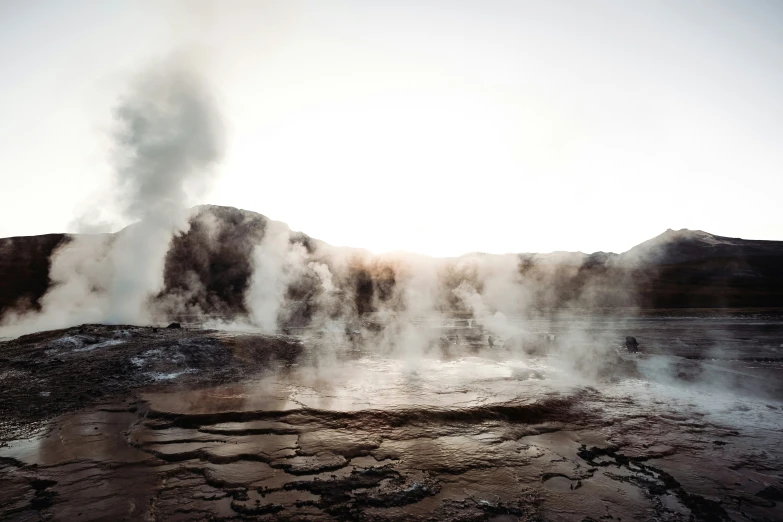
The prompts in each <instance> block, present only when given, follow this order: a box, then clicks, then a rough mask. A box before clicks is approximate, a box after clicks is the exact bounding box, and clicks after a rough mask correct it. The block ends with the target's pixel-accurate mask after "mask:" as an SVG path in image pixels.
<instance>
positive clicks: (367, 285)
mask: <svg viewBox="0 0 783 522" xmlns="http://www.w3.org/2000/svg"><path fill="white" fill-rule="evenodd" d="M270 223H275V224H276V225H277V226H278V227H283V228H284V229H286V230H287V229H288V227H287V226H285V225H284V224H282V223H279V222H273V221H271V220H269V219H268V218H267V217H265V216H263V215H261V214H257V213H255V212H250V211H246V210H240V209H236V208H231V207H221V206H213V205H203V206H199V207H195V208H194V209H193V215H192V218H191V219H190V228H189V230H188V231H187V232H185V233H181V234H177V235H175V237H174V238H173V239H172V242H171V245H170V248H169V251H168V254H167V258H166V268H165V273H164V281H165V289H164V290H163V292H162V293H161V295H160V296H158V297H159V298H164V297H166V296H176V297H178V299H179V301H180V302H185V303H187V305H188V308H189V309H191V310H198V311H199V312H200V313H204V314H207V315H210V314H213V315H219V314H223V315H235V314H244V313H247V307H246V303H245V295H246V291H247V289H248V287H249V285H250V282H251V278H252V274H253V263H254V260H253V251H254V249H255V247H256V246H257V245H258V244H259V243H261V241H262V240H263V238H264V234H265V232H266V230H267V227H268V226H269V224H270ZM131 226H133V225H131ZM122 233H123V231H119V232H117V233H116V234H109V235H107V237H109V240H111V238H112V237H116V236H117V235H118V234H122ZM77 237H79V236H77V235H73V234H47V235H42V236H31V237H11V238H4V239H0V314H3V313H4V312H6V311H8V310H11V309H13V310H16V311H19V310H22V311H23V310H27V309H32V310H34V309H38V308H39V306H40V300H41V297H42V296H43V295H44V294H45V293H46V290H47V289H48V288H49V285H50V284H51V283H50V278H49V269H50V265H51V259H52V256H53V254H55V253H56V252H57V250H58V249H59V248H62V247H63V246H65V245H67V244H69V243H71V242H72V241H73V240H74V239H75V238H77ZM289 242H290V243H291V244H296V243H298V244H300V245H302V246H303V247H304V249H305V251H306V252H307V255H308V256H309V257H310V258H311V259H312V260H314V261H317V262H321V263H324V264H326V265H327V266H329V268H330V269H331V271H332V273H333V275H334V279H335V281H334V282H335V285H336V287H337V288H338V289H339V291H340V292H342V294H343V295H344V297H345V299H347V300H348V301H350V302H351V306H352V307H355V309H356V311H357V312H359V313H366V312H373V311H375V310H376V309H377V306H378V304H379V303H391V304H393V302H392V301H393V300H394V298H395V297H394V295H395V291H394V288H395V285H396V284H397V283H398V281H401V280H402V279H404V278H405V277H408V276H409V274H410V272H411V270H415V267H416V266H419V265H421V264H422V263H425V264H426V263H430V264H432V266H434V267H435V270H436V271H437V274H438V276H437V277H438V281H439V283H438V284H439V288H440V287H442V289H443V291H442V299H440V301H439V302H440V303H441V304H440V305H439V306H441V307H442V308H444V309H452V310H459V309H460V302H459V299H457V298H456V297H455V296H454V294H453V292H452V290H453V289H454V288H456V287H457V286H459V284H460V283H461V282H462V281H468V282H470V283H471V284H472V285H473V286H475V287H476V288H477V289H478V290H479V291H481V289H482V285H484V283H485V282H486V281H487V277H488V276H487V274H489V273H490V272H492V270H494V269H495V268H496V267H499V266H504V267H507V266H509V263H511V266H513V265H514V264H515V265H516V274H517V276H516V278H515V280H514V285H515V286H514V287H513V288H509V290H508V292H511V293H514V292H517V293H520V297H519V299H520V302H522V301H524V306H525V307H527V308H536V309H540V308H558V307H569V306H571V307H574V306H578V307H610V308H611V307H627V306H639V307H651V308H673V307H699V308H725V307H779V306H783V241H760V240H746V239H738V238H728V237H723V236H716V235H713V234H709V233H707V232H703V231H699V230H687V229H683V230H679V231H674V230H667V231H666V232H664V233H663V234H661V235H659V236H657V237H655V238H652V239H650V240H648V241H645V242H644V243H641V244H639V245H637V246H635V247H633V248H632V249H630V250H629V251H627V252H624V253H621V254H614V253H606V252H596V253H593V254H584V253H581V252H576V253H574V252H553V253H549V254H536V253H524V254H505V255H494V254H482V253H472V254H466V255H463V256H460V257H458V258H447V259H446V258H444V259H439V258H428V257H426V256H415V255H406V254H402V253H396V254H386V255H374V254H371V253H369V252H367V251H365V250H361V249H354V248H347V247H334V246H331V245H328V244H327V243H324V242H323V241H319V240H317V239H313V238H311V237H309V236H307V235H306V234H304V233H301V232H291V233H290V236H289ZM406 274H408V275H406ZM317 283H318V280H317V278H315V277H314V276H312V275H310V276H307V277H303V278H302V279H301V280H300V281H297V282H296V283H295V284H292V285H291V286H290V287H289V288H288V297H289V298H291V299H294V300H299V301H301V302H302V303H303V305H302V306H303V313H304V314H305V315H306V314H307V308H308V304H307V303H308V302H309V301H308V300H309V299H311V298H312V297H313V296H314V295H315V294H317V288H316V287H317ZM512 297H513V296H512ZM176 313H181V309H180V310H179V311H174V310H172V311H171V315H176Z"/></svg>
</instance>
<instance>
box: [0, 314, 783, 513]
mask: <svg viewBox="0 0 783 522" xmlns="http://www.w3.org/2000/svg"><path fill="white" fill-rule="evenodd" d="M706 320H708V319H704V318H694V319H681V320H680V322H677V321H676V320H661V322H656V321H657V320H651V321H647V323H645V324H647V330H646V331H645V330H644V328H642V327H643V326H644V324H642V323H639V322H637V323H636V324H633V325H631V326H630V328H631V329H632V330H633V333H634V334H636V336H637V338H638V339H639V341H640V344H641V345H642V347H643V348H645V347H646V348H647V350H646V353H642V354H640V355H634V356H631V355H628V354H623V353H622V352H621V355H618V354H617V353H615V352H614V349H613V348H611V349H609V350H605V351H604V352H600V353H601V354H602V355H600V358H601V360H600V361H595V362H594V363H593V364H591V366H590V368H591V369H592V370H594V371H590V372H585V371H583V370H584V369H585V368H580V367H579V366H580V365H584V364H586V362H585V361H581V362H580V363H579V364H574V360H575V359H576V358H575V357H573V356H569V354H568V353H564V352H563V351H562V350H556V349H552V350H550V351H549V352H548V353H543V354H538V355H533V356H531V355H526V356H521V355H520V354H519V353H512V350H511V348H509V349H504V347H503V343H499V345H500V346H499V347H496V349H495V350H493V351H489V350H486V349H482V350H477V346H474V345H472V344H471V343H470V342H465V341H463V344H462V345H460V347H455V346H448V347H446V349H445V351H448V355H444V349H441V350H440V352H438V351H437V350H435V351H433V352H432V353H430V354H420V356H416V357H412V356H410V354H408V356H407V357H404V358H400V357H392V356H389V355H383V356H382V355H379V354H377V353H372V352H369V351H367V350H364V351H361V350H359V351H354V352H350V353H346V354H342V355H339V356H334V357H328V358H327V357H323V356H322V355H318V354H313V353H312V351H311V350H310V349H309V348H308V345H307V342H306V341H305V342H298V341H297V338H296V337H295V336H278V337H263V336H260V335H240V334H236V333H234V334H228V333H221V332H215V331H205V330H174V331H171V330H157V331H152V329H147V328H130V327H116V328H114V327H112V328H109V327H98V326H93V327H90V326H87V327H83V332H80V331H79V329H72V330H69V331H62V332H54V333H49V334H37V335H38V336H37V337H36V336H33V337H31V338H27V339H21V340H19V341H15V342H13V343H6V344H3V345H0V346H1V348H0V357H3V358H4V362H3V366H2V371H3V372H5V373H4V374H3V377H2V380H0V386H1V387H0V392H2V393H3V394H4V395H3V397H2V399H3V406H1V407H2V408H3V409H2V410H0V413H1V414H2V415H3V417H2V421H3V423H4V424H3V426H4V431H3V433H4V436H5V437H6V442H5V444H4V447H0V518H3V519H7V520H40V519H56V520H122V519H134V520H220V519H226V520H241V519H258V520H378V521H380V520H438V521H439V520H492V521H514V520H564V521H565V520H569V521H570V520H574V521H590V520H593V521H598V520H683V521H686V520H781V519H783V507H781V506H783V504H781V503H782V502H783V444H782V443H783V402H781V399H783V396H780V395H777V391H776V390H777V387H776V385H774V382H773V384H772V385H769V386H766V385H765V386H750V385H746V386H744V387H742V386H740V387H739V388H734V387H733V386H734V384H737V383H738V382H739V383H742V382H743V381H751V380H753V381H759V382H767V381H769V380H770V379H771V380H773V381H775V379H777V381H779V380H780V374H779V373H778V372H779V365H780V362H779V360H777V359H776V356H775V353H776V350H777V349H778V348H779V347H780V343H783V340H781V339H782V338H783V336H781V335H780V333H781V331H783V327H782V326H781V325H780V324H779V322H777V320H776V319H774V318H772V319H765V320H759V319H752V320H753V321H756V322H759V321H762V322H763V324H761V325H749V323H743V322H742V321H747V320H751V319H743V318H728V319H726V320H724V321H723V322H713V323H708V324H709V325H710V328H706V329H705V327H703V326H699V325H698V324H700V323H698V322H704V321H706ZM688 321H692V322H690V323H688ZM618 324H619V323H618V322H617V321H613V322H612V324H611V325H610V326H602V324H601V323H600V322H598V321H594V322H592V323H591V324H590V325H585V328H581V329H580V330H579V331H594V332H604V333H592V334H588V335H586V336H585V337H583V338H581V339H582V340H583V342H586V343H590V342H598V341H599V340H600V342H607V341H605V339H607V338H612V336H613V337H614V338H616V339H622V338H624V337H623V336H624V335H626V334H625V330H623V329H622V328H625V327H627V322H626V323H623V326H622V327H618ZM743 325H746V326H743ZM539 326H540V325H539ZM561 326H562V328H560V327H558V326H557V325H556V324H554V323H552V322H549V323H547V326H546V328H547V331H546V332H543V328H544V327H543V326H541V327H540V329H539V330H536V333H545V334H546V335H547V336H548V335H554V336H555V337H557V336H560V339H564V336H565V334H566V332H567V330H569V331H570V328H571V327H566V326H564V325H561ZM591 328H592V329H594V330H590V329H591ZM699 328H702V330H701V333H699V332H700V330H699ZM457 330H459V328H457ZM532 330H533V329H532V328H531V331H532ZM629 331H630V330H629ZM124 332H127V334H126V333H124ZM550 332H551V333H550ZM606 332H609V333H606ZM640 332H641V333H640ZM705 332H709V336H710V337H709V338H710V339H711V341H710V344H709V345H708V346H707V347H706V348H705V345H704V344H703V339H704V338H705V337H706V334H705ZM736 332H740V333H736ZM462 333H463V334H465V332H462ZM621 334H622V336H621ZM80 336H81V337H80ZM83 337H84V338H83ZM446 337H447V338H448V337H449V336H448V335H447V336H446ZM468 337H469V336H468V335H463V339H465V338H468ZM740 337H750V338H752V339H753V340H752V341H751V342H748V343H744V344H743V343H742V342H741V340H738V339H736V338H740ZM70 338H77V339H81V340H79V341H71V340H68V339H70ZM452 338H453V336H452ZM667 338H670V339H675V338H676V339H679V341H678V342H679V343H681V344H678V343H670V346H671V348H670V350H669V352H668V353H667V352H666V346H665V344H664V342H665V340H666V339H667ZM547 339H549V337H547ZM721 339H729V341H731V340H732V339H734V341H731V342H735V343H736V344H735V345H731V346H733V347H734V349H735V351H734V354H733V355H734V356H733V357H717V356H716V355H715V353H716V351H720V353H722V354H726V353H728V352H729V350H728V349H727V346H728V345H730V342H723V341H721ZM88 341H89V342H88ZM110 341H117V342H114V344H107V343H109V342H110ZM689 341H690V344H689ZM480 342H481V339H480V336H479V340H477V341H475V343H477V344H478V343H480ZM617 342H618V343H619V341H617ZM14 343H15V344H14ZM700 343H702V344H700ZM510 345H511V343H510V342H509V346H510ZM569 346H570V344H569ZM700 346H701V347H700ZM90 347H92V348H90ZM439 347H440V345H439ZM683 347H684V348H683ZM51 350H56V351H51ZM79 350H81V351H79ZM678 350H679V352H678ZM686 352H687V353H686ZM590 353H593V354H598V353H599V352H590ZM759 354H761V355H759ZM595 356H596V357H598V355H595ZM52 357H57V358H59V359H61V360H62V361H63V362H61V363H56V365H57V366H58V367H59V368H60V369H59V370H58V371H55V370H49V369H48V368H49V366H48V365H51V363H48V362H47V361H48V360H50V359H51V358H52ZM687 357H690V358H687ZM9 372H15V373H10V374H9ZM63 376H65V377H63ZM91 379H92V380H91ZM115 382H119V383H121V384H112V383H115ZM11 388H13V390H12V389H11ZM47 391H49V394H48V395H44V393H45V392H47ZM61 396H62V397H61ZM8 399H10V402H8ZM25 401H29V403H30V404H33V406H34V407H31V408H30V409H29V411H26V412H25V411H22V408H23V404H24V403H25ZM14 408H16V409H14Z"/></svg>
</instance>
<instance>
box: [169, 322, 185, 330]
mask: <svg viewBox="0 0 783 522" xmlns="http://www.w3.org/2000/svg"><path fill="white" fill-rule="evenodd" d="M166 328H168V329H169V330H171V329H174V328H182V325H181V324H179V323H171V324H170V325H168V326H167V327H166Z"/></svg>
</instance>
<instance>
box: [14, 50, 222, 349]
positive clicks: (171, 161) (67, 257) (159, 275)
mask: <svg viewBox="0 0 783 522" xmlns="http://www.w3.org/2000/svg"><path fill="white" fill-rule="evenodd" d="M115 121H116V133H115V136H114V137H115V147H116V148H115V151H114V152H115V158H116V169H115V174H116V181H117V189H118V190H117V194H118V201H117V207H118V210H119V212H120V213H121V214H122V215H124V216H125V217H126V218H127V219H130V220H138V222H137V223H135V224H134V225H131V226H129V227H127V228H126V229H124V230H123V231H121V232H119V233H118V234H115V235H114V236H90V235H78V236H75V237H74V238H73V239H72V240H71V241H70V242H69V243H68V244H66V245H65V246H63V247H61V248H59V249H58V250H57V251H56V252H55V253H54V254H53V255H52V258H51V269H50V279H51V282H52V285H51V286H50V289H49V291H48V292H47V293H46V295H45V296H44V297H43V298H42V299H41V310H40V312H35V313H28V314H25V315H23V316H18V315H10V316H7V317H4V321H3V324H2V328H0V333H1V334H2V335H19V334H22V333H27V332H31V331H37V330H42V329H53V328H62V327H66V326H71V325H75V324H80V323H84V322H107V323H123V322H124V323H137V324H144V323H149V322H150V321H153V320H154V318H155V317H154V316H155V310H153V309H152V308H151V307H150V298H151V297H153V296H155V295H156V294H157V293H159V292H160V291H161V290H162V289H163V273H164V270H163V268H164V263H165V259H166V253H167V252H168V249H169V245H170V243H171V239H172V236H173V235H174V234H175V233H177V232H182V231H185V230H186V229H187V226H188V225H187V224H188V217H189V216H188V215H187V212H186V211H185V210H183V209H184V208H185V207H186V206H187V204H188V196H189V194H192V193H198V192H200V191H202V190H203V189H204V188H205V186H206V184H207V182H208V181H209V179H210V178H211V176H212V174H213V168H214V166H215V165H216V163H217V162H218V161H219V160H220V158H221V156H222V150H223V143H222V134H223V129H222V125H221V123H220V118H219V116H218V112H217V110H216V108H215V105H214V101H213V99H212V97H211V94H210V91H209V89H208V88H207V87H206V85H205V83H204V80H203V78H201V77H200V76H199V75H198V74H197V73H196V72H195V71H194V70H193V69H191V68H190V67H188V66H186V65H184V64H183V63H180V62H178V61H175V60H169V61H165V62H162V63H159V64H156V65H154V66H152V67H150V68H149V69H147V70H146V71H144V72H143V73H141V74H140V75H139V76H138V77H137V78H136V79H135V80H134V81H133V83H132V84H131V87H130V89H129V91H128V92H127V94H126V95H125V96H123V97H122V98H121V100H120V102H119V103H118V105H117V107H116V109H115Z"/></svg>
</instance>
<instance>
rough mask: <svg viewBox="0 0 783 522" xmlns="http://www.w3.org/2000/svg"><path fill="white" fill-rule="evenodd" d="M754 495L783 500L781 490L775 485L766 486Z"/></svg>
mask: <svg viewBox="0 0 783 522" xmlns="http://www.w3.org/2000/svg"><path fill="white" fill-rule="evenodd" d="M756 496H757V497H761V498H765V499H767V500H777V501H783V490H781V489H779V488H776V487H775V486H767V487H766V488H764V489H762V490H761V491H759V492H758V493H756Z"/></svg>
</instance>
